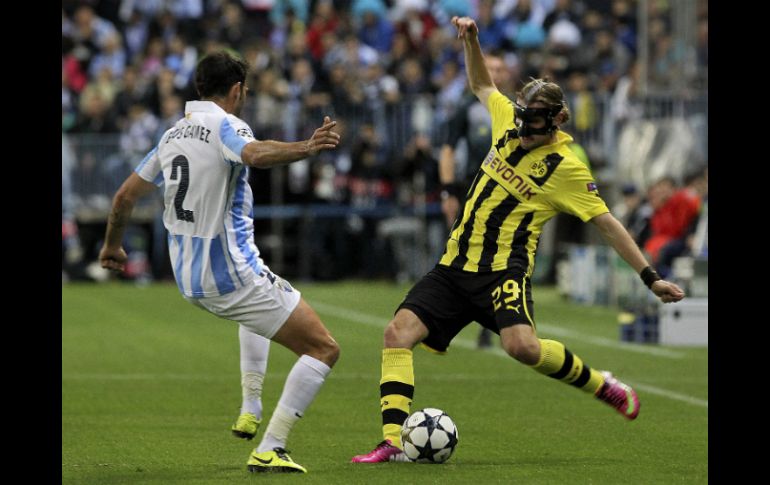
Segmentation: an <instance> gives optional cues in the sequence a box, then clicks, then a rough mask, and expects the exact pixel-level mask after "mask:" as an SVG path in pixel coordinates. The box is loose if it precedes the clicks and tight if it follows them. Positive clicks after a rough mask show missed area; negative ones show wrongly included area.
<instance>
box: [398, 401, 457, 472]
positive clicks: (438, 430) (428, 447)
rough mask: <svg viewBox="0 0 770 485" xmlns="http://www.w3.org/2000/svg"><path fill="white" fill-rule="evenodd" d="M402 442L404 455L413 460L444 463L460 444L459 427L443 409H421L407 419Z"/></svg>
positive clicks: (403, 428)
mask: <svg viewBox="0 0 770 485" xmlns="http://www.w3.org/2000/svg"><path fill="white" fill-rule="evenodd" d="M401 443H402V445H403V447H404V454H405V455H406V457H407V458H409V459H410V460H411V461H415V462H417V463H444V462H445V461H447V460H448V459H449V457H450V456H452V453H453V452H454V451H455V446H457V426H455V423H454V421H452V418H450V417H449V415H447V414H446V413H445V412H444V411H442V410H440V409H436V408H425V409H420V410H419V411H415V412H414V413H412V414H411V416H409V417H408V418H406V421H404V426H403V427H402V428H401Z"/></svg>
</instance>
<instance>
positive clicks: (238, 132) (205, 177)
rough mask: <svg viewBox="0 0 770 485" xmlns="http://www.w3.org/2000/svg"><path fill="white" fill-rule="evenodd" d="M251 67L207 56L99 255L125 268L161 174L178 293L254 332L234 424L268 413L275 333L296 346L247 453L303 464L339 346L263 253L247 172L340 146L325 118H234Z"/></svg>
mask: <svg viewBox="0 0 770 485" xmlns="http://www.w3.org/2000/svg"><path fill="white" fill-rule="evenodd" d="M247 68H248V65H247V64H246V63H245V62H244V61H241V60H237V59H235V58H233V57H232V56H230V55H229V54H227V53H224V52H220V53H215V54H212V55H209V56H207V57H206V58H204V59H203V60H201V62H200V63H199V64H198V67H197V69H196V74H195V85H196V88H197V90H198V93H199V94H200V97H201V101H191V102H188V103H187V105H186V107H185V112H186V114H185V117H184V118H182V119H181V120H179V122H178V123H177V124H176V125H175V126H174V128H172V129H170V130H169V131H168V132H167V133H166V134H165V135H164V137H163V138H162V139H161V141H160V142H159V143H158V145H157V147H156V148H154V149H153V150H152V151H150V152H149V153H148V154H147V156H146V157H145V159H144V160H143V161H142V162H141V163H140V164H139V166H138V167H137V168H136V170H135V173H132V174H131V175H130V176H129V177H128V178H127V179H126V181H125V182H124V183H123V185H122V186H121V187H120V189H119V190H118V192H117V194H116V195H115V197H114V199H113V206H112V212H111V214H110V217H109V220H108V222H107V231H106V235H105V238H104V246H103V247H102V250H101V252H100V254H99V260H100V262H101V265H102V267H103V268H107V269H110V270H114V271H124V270H125V268H126V262H127V259H128V258H127V256H126V252H125V251H124V249H123V246H122V244H123V235H124V233H125V231H126V227H127V223H128V220H129V218H130V216H131V213H132V211H133V207H134V204H135V203H136V201H137V200H138V199H139V198H140V197H142V196H145V195H148V194H150V193H152V192H153V191H154V190H155V189H156V184H157V185H161V184H164V194H165V195H164V199H165V202H166V210H165V212H164V223H165V226H166V228H167V229H168V231H169V235H168V241H169V252H170V258H171V261H172V263H173V265H174V275H175V277H176V280H177V284H178V286H179V290H180V292H181V293H182V295H183V296H184V297H185V299H186V300H187V301H189V302H190V303H192V304H194V305H195V306H197V307H199V308H201V309H204V310H206V311H208V312H210V313H212V314H214V315H217V316H219V317H221V318H224V319H227V320H233V321H236V322H238V324H239V326H240V329H239V333H240V335H241V338H242V340H245V339H244V336H246V339H248V342H242V346H241V348H242V355H241V358H242V360H246V361H248V362H249V363H250V364H249V365H248V366H246V365H242V384H243V398H244V400H243V407H242V409H241V411H242V412H241V416H240V417H239V418H238V421H237V422H236V424H235V425H234V426H233V432H234V434H236V435H237V436H240V437H245V438H249V439H251V438H253V437H254V435H255V434H256V431H257V427H258V426H259V424H260V422H261V413H262V405H261V388H262V380H263V378H264V373H265V370H266V367H267V357H268V351H269V340H268V339H270V340H274V341H276V342H278V343H280V344H281V345H283V346H285V347H287V348H288V349H289V350H291V351H293V352H294V353H296V354H297V355H298V356H299V359H298V361H297V362H296V363H295V365H294V367H293V368H292V370H291V372H290V373H289V375H288V377H287V378H286V383H285V386H284V390H283V394H282V395H281V398H280V400H279V401H278V404H277V406H276V408H275V411H274V412H273V416H272V418H271V420H270V423H269V424H268V426H267V429H266V430H265V433H264V435H263V437H262V441H261V442H260V444H259V445H258V446H257V448H255V449H254V451H253V452H252V453H251V455H250V456H249V459H248V462H247V465H248V469H249V471H252V472H300V473H305V472H306V470H305V468H304V467H302V466H301V465H298V464H297V463H295V462H294V461H293V460H292V459H291V458H290V457H289V455H288V452H287V451H286V449H285V446H286V440H287V438H288V434H289V432H290V430H291V428H292V427H293V426H294V424H295V423H296V422H297V421H298V420H299V419H300V418H301V417H302V415H303V413H304V412H305V410H306V409H307V407H308V406H309V405H310V403H311V402H312V401H313V399H314V398H315V396H316V394H317V393H318V391H319V389H320V388H321V385H322V384H323V382H324V380H325V378H326V376H327V375H328V374H329V372H330V371H331V366H333V365H334V363H335V362H336V360H337V358H338V356H339V347H338V346H337V343H336V342H335V341H334V339H333V338H332V336H331V334H330V333H329V331H328V330H327V329H326V328H325V327H324V325H323V323H322V322H321V320H320V319H319V318H318V315H317V314H316V313H315V312H314V311H313V309H312V308H311V307H310V306H309V305H308V304H307V303H306V302H305V301H304V299H302V298H301V296H300V293H299V292H298V291H297V290H295V289H293V288H292V287H291V285H289V283H288V282H287V281H285V280H283V279H281V278H280V277H279V276H277V275H274V274H273V273H272V272H271V271H270V269H269V268H268V267H267V266H266V265H265V264H264V262H263V261H262V259H261V258H260V257H259V250H258V249H257V247H256V245H255V244H254V239H253V237H254V234H253V221H252V219H251V217H250V213H251V207H252V199H251V190H250V189H249V188H248V185H247V184H246V180H247V177H248V172H249V170H248V167H257V168H269V167H272V166H276V165H281V164H287V163H290V162H294V161H297V160H301V159H305V158H307V157H310V156H314V155H316V154H317V153H318V152H320V151H322V150H330V149H333V148H335V147H336V146H337V144H338V143H339V135H337V133H335V132H334V131H332V129H333V128H334V126H335V123H334V122H333V121H331V120H330V119H329V118H328V117H326V118H324V123H323V126H321V127H320V128H318V129H317V130H316V131H315V132H314V133H313V135H312V136H311V137H310V139H308V140H304V141H300V142H293V143H284V142H277V141H257V140H255V139H254V137H253V135H252V133H251V130H250V129H249V127H248V125H247V124H246V123H244V122H243V121H242V120H241V119H239V118H238V117H237V116H238V115H239V114H240V111H241V108H242V107H243V104H244V101H245V98H246V91H247V89H248V88H247V86H246V73H247ZM252 334H256V336H254V337H252V336H251V335H252ZM259 336H261V337H259ZM258 337H259V338H258Z"/></svg>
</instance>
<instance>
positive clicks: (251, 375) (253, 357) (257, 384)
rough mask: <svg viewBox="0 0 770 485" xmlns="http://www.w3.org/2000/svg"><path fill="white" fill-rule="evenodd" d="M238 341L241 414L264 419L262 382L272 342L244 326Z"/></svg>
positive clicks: (239, 329) (240, 326) (239, 328)
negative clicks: (239, 351)
mask: <svg viewBox="0 0 770 485" xmlns="http://www.w3.org/2000/svg"><path fill="white" fill-rule="evenodd" d="M238 340H239V341H240V344H241V390H242V392H243V401H242V402H241V414H244V413H251V414H253V415H255V416H256V417H257V419H262V381H263V380H264V378H265V372H266V371H267V356H268V353H269V351H270V340H268V339H266V338H265V337H263V336H261V335H257V334H256V333H252V332H250V331H249V330H248V329H246V327H244V326H243V325H239V326H238Z"/></svg>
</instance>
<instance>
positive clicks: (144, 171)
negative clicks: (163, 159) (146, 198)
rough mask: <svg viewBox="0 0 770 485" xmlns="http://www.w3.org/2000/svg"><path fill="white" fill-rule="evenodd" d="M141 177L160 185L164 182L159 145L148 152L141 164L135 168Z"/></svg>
mask: <svg viewBox="0 0 770 485" xmlns="http://www.w3.org/2000/svg"><path fill="white" fill-rule="evenodd" d="M134 172H136V174H137V175H139V177H141V178H142V179H143V180H146V181H147V182H151V183H153V184H155V185H157V186H158V187H160V185H161V184H162V183H163V171H162V170H161V168H160V157H158V147H155V148H153V149H152V151H150V153H148V154H147V156H146V157H144V159H142V161H141V162H139V165H137V166H136V168H135V169H134Z"/></svg>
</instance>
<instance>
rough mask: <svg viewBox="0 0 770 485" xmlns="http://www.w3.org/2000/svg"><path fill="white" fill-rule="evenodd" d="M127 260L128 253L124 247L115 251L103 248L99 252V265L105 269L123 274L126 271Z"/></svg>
mask: <svg viewBox="0 0 770 485" xmlns="http://www.w3.org/2000/svg"><path fill="white" fill-rule="evenodd" d="M127 260H128V256H126V251H124V250H123V248H122V247H120V248H115V249H112V248H107V247H103V248H102V250H101V251H99V263H101V265H102V268H105V269H109V270H112V271H116V272H121V271H123V270H125V269H126V261H127Z"/></svg>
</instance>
